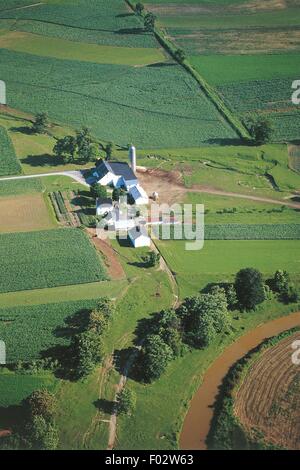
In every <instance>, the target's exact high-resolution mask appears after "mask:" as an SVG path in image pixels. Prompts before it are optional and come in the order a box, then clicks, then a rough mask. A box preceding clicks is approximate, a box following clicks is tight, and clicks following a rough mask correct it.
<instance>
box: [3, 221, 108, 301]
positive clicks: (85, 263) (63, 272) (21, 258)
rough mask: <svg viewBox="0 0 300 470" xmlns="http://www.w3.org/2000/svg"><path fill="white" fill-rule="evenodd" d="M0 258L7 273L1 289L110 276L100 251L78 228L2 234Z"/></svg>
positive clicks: (16, 289) (52, 284) (79, 281)
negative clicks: (106, 271)
mask: <svg viewBox="0 0 300 470" xmlns="http://www.w3.org/2000/svg"><path fill="white" fill-rule="evenodd" d="M0 259H1V269H2V271H3V272H5V273H6V275H5V278H2V279H1V281H0V292H12V291H21V290H26V289H28V290H30V289H42V288H49V287H57V286H60V285H71V284H84V283H89V282H95V281H99V280H104V279H105V277H106V274H105V270H104V267H103V265H102V263H101V260H100V257H99V255H98V254H97V252H96V250H95V249H94V247H93V246H92V245H91V243H90V241H89V239H88V238H87V236H86V235H85V234H84V233H83V232H82V231H80V230H78V229H57V230H49V231H42V232H38V231H37V232H27V233H26V232H24V233H11V234H2V235H0ZM25 273H26V275H25Z"/></svg>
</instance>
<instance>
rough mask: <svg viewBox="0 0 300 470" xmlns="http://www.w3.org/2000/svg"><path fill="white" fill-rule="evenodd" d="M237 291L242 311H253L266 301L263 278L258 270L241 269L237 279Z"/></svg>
mask: <svg viewBox="0 0 300 470" xmlns="http://www.w3.org/2000/svg"><path fill="white" fill-rule="evenodd" d="M235 290H236V295H237V298H238V302H239V305H240V307H241V308H242V309H245V310H252V309H254V308H255V307H256V306H257V305H258V304H260V303H262V302H263V301H264V300H265V289H264V281H263V277H262V274H261V273H260V272H259V271H258V270H257V269H254V268H245V269H241V270H240V271H239V272H238V273H237V274H236V277H235Z"/></svg>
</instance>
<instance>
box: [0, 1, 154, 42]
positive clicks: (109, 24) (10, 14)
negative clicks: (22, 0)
mask: <svg viewBox="0 0 300 470" xmlns="http://www.w3.org/2000/svg"><path fill="white" fill-rule="evenodd" d="M6 3H7V2H6ZM31 3H32V4H33V3H34V2H31ZM36 3H37V2H36ZM0 8H1V6H0ZM1 10H2V11H1ZM1 10H0V19H1V22H0V28H1V27H4V28H7V29H15V30H20V31H28V32H32V33H37V34H42V35H45V36H53V37H60V38H64V39H70V40H74V41H77V42H78V41H79V42H87V43H95V44H103V45H110V46H129V47H155V45H156V41H155V40H154V38H153V36H152V35H151V34H144V33H143V31H141V24H140V22H139V21H138V20H137V18H136V17H135V15H133V14H132V13H131V12H130V10H129V8H127V7H126V3H125V2H124V1H123V0H109V2H107V0H76V3H74V2H72V1H70V0H60V1H59V2H57V1H52V0H46V1H44V2H41V4H38V5H36V6H32V7H31V8H24V9H19V10H16V9H9V10H7V11H4V10H3V8H1ZM1 23H2V25H1Z"/></svg>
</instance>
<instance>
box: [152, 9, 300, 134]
mask: <svg viewBox="0 0 300 470" xmlns="http://www.w3.org/2000/svg"><path fill="white" fill-rule="evenodd" d="M149 8H150V9H151V10H152V11H153V12H154V13H155V14H157V15H158V18H159V23H160V24H161V25H162V27H163V28H166V29H167V33H168V35H169V36H170V37H171V39H172V40H173V42H174V43H175V44H176V45H177V46H178V47H180V48H182V49H183V50H184V51H185V52H186V54H187V56H188V60H189V61H190V63H191V64H192V65H193V67H194V68H195V70H196V71H197V72H198V73H199V74H200V75H201V76H203V77H204V78H205V79H206V80H207V81H208V82H209V83H210V84H211V85H214V86H215V87H216V89H217V91H218V93H219V95H220V97H221V98H222V99H223V101H224V102H225V104H226V106H227V107H228V108H229V109H230V110H231V111H232V112H233V113H234V114H236V115H237V116H238V117H239V118H240V119H241V120H242V121H244V122H245V121H246V120H247V118H248V117H249V114H257V115H263V116H266V117H267V118H268V119H269V120H270V121H271V122H272V124H273V128H274V133H273V136H272V139H273V140H274V141H275V142H284V141H293V140H297V139H298V138H299V133H298V129H299V123H300V112H299V107H297V106H295V105H293V104H292V101H291V96H292V89H291V86H292V82H293V81H294V80H296V79H297V78H298V76H299V73H300V65H299V64H300V61H299V52H300V34H299V26H300V8H299V6H298V5H297V4H296V3H295V2H286V3H284V4H283V3H276V2H269V4H267V2H265V3H264V4H263V5H262V6H261V7H258V6H257V5H256V4H255V3H251V2H243V1H226V2H222V3H221V4H219V2H214V1H205V2H203V1H200V0H199V1H196V0H195V1H192V2H189V1H187V2H184V4H182V3H181V2H176V3H172V2H168V1H164V0H162V1H158V0H157V1H156V0H155V1H153V2H152V1H150V2H149Z"/></svg>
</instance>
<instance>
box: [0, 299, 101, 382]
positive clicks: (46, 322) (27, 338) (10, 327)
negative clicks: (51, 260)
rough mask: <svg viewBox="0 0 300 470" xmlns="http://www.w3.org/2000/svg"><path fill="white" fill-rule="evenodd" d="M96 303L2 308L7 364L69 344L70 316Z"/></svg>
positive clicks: (0, 326) (0, 321)
mask: <svg viewBox="0 0 300 470" xmlns="http://www.w3.org/2000/svg"><path fill="white" fill-rule="evenodd" d="M96 304H97V300H84V301H75V302H74V301H69V302H59V303H54V304H39V305H30V306H18V307H10V308H2V309H0V337H1V339H2V340H3V341H5V344H6V356H7V358H6V360H7V363H14V362H17V361H18V360H23V361H30V360H34V359H38V358H40V357H41V355H40V353H41V352H42V351H46V350H48V349H49V350H50V349H51V348H54V347H56V346H63V345H68V344H69V342H70V332H71V329H70V325H69V324H68V318H69V319H70V318H71V317H72V316H74V315H75V314H77V313H79V312H83V311H85V310H90V309H92V308H94V307H95V305H96ZM0 381H1V379H0Z"/></svg>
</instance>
